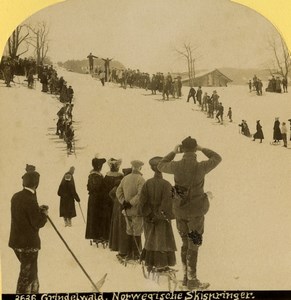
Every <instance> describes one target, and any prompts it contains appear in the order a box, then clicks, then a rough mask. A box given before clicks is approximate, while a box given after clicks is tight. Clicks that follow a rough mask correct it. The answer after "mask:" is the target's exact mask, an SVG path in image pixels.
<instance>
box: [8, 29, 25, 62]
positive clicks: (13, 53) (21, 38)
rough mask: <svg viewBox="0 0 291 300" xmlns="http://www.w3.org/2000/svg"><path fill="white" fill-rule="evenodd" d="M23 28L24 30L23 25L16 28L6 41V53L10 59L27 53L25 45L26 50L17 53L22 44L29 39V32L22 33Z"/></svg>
mask: <svg viewBox="0 0 291 300" xmlns="http://www.w3.org/2000/svg"><path fill="white" fill-rule="evenodd" d="M25 28H26V26H25V25H19V26H17V27H16V29H15V30H14V31H13V32H12V34H11V36H10V37H9V39H8V41H7V46H8V53H9V56H10V57H11V58H12V59H15V58H17V57H19V56H20V55H22V54H24V53H26V52H27V51H28V45H27V44H26V46H27V47H26V50H24V51H23V52H21V53H18V51H19V49H20V46H21V45H22V44H23V43H25V42H27V40H28V38H29V32H28V31H27V32H25V33H24V32H23V31H24V30H25Z"/></svg>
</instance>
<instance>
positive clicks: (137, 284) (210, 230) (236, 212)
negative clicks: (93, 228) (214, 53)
mask: <svg viewBox="0 0 291 300" xmlns="http://www.w3.org/2000/svg"><path fill="white" fill-rule="evenodd" d="M62 72H63V75H64V78H65V79H66V80H67V81H68V83H69V84H70V85H72V86H73V88H74V90H75V97H76V98H75V99H76V100H75V107H74V111H73V115H74V120H75V121H76V122H75V125H74V127H75V132H76V139H77V142H76V147H77V157H75V156H70V157H69V158H67V156H66V152H65V151H64V149H65V145H64V143H63V142H62V141H60V140H58V138H57V137H56V135H55V134H54V132H55V123H56V120H54V118H56V112H57V110H58V108H59V107H60V106H61V104H60V103H59V102H58V101H57V100H56V99H55V98H53V97H52V96H50V95H47V94H43V93H41V92H40V86H39V84H38V85H37V90H29V89H27V88H24V87H23V86H22V85H18V84H17V85H16V86H15V87H14V86H13V87H12V88H11V89H7V88H4V87H3V83H2V82H0V105H1V110H0V128H1V133H0V134H1V140H2V141H3V142H2V143H1V144H2V147H1V148H2V150H1V157H0V167H1V170H2V174H3V175H2V177H1V178H2V179H1V183H0V188H1V192H2V193H1V194H2V199H1V202H0V212H1V227H0V237H1V248H0V249H1V260H2V262H1V263H2V277H3V278H2V283H3V292H4V293H12V292H14V290H15V285H16V280H17V276H18V268H19V265H18V262H17V260H16V258H15V257H14V253H13V252H12V250H11V249H9V248H8V247H7V241H8V236H9V226H10V211H9V210H10V199H11V196H12V195H13V193H15V192H16V191H18V190H20V189H21V176H22V175H23V173H24V167H25V164H26V163H29V162H31V163H35V165H36V166H37V170H38V171H39V172H40V174H41V182H40V186H39V189H38V198H39V203H40V204H44V203H46V204H48V205H49V207H50V216H51V218H52V219H53V221H54V223H55V224H56V226H57V227H58V228H59V230H60V231H61V233H62V234H63V235H64V237H65V239H66V240H67V242H68V244H69V245H70V246H71V247H72V249H73V251H74V252H75V254H76V255H77V257H78V258H79V259H80V261H81V262H82V263H83V264H84V267H85V269H86V270H87V271H88V273H89V274H90V275H91V277H92V278H93V280H96V281H97V280H98V279H99V278H101V277H102V276H103V275H104V273H108V279H107V280H106V282H105V284H104V286H103V289H102V291H151V290H152V291H155V290H166V289H167V284H166V280H162V281H161V283H160V285H158V284H157V283H155V282H153V281H151V280H146V279H144V278H143V276H142V273H141V268H140V267H139V266H137V267H128V268H125V267H123V266H121V265H120V264H119V263H118V262H117V260H116V258H115V254H116V253H114V252H110V251H109V250H108V249H101V248H98V249H97V248H96V247H92V246H90V245H89V242H88V241H86V240H85V239H84V231H85V225H84V223H83V220H82V218H81V215H80V212H79V210H78V207H77V214H78V217H77V218H75V219H74V220H73V227H72V228H64V227H63V224H62V220H61V219H60V218H59V217H58V205H59V199H58V197H57V195H56V191H57V188H58V185H59V182H60V180H61V178H62V175H63V174H64V172H65V171H67V169H68V168H69V167H70V166H71V165H74V166H75V167H76V172H75V176H74V177H75V182H76V187H77V191H78V193H79V195H80V198H81V201H82V202H81V203H82V208H83V211H84V212H86V205H87V191H86V183H87V177H88V174H89V171H90V169H91V159H92V158H93V156H94V155H95V153H96V152H98V153H99V154H100V155H101V156H105V157H106V158H107V159H108V158H110V157H115V158H119V157H121V158H122V159H123V164H122V167H129V162H130V161H131V160H132V159H141V160H143V161H144V162H145V166H144V168H143V174H144V177H145V179H148V178H150V177H151V176H152V171H151V170H150V168H149V166H148V164H147V161H148V160H149V159H150V158H151V157H152V156H155V155H165V154H167V153H168V152H170V151H171V150H172V149H173V148H174V146H175V145H176V144H178V143H179V142H180V141H181V140H182V139H183V138H185V137H186V136H188V135H191V136H193V137H196V138H197V140H198V143H199V144H200V145H202V146H205V147H209V148H211V149H213V150H215V151H217V152H218V153H220V154H221V156H222V157H223V162H222V163H221V165H219V166H218V168H217V169H216V170H215V171H213V172H212V173H211V174H209V175H208V177H207V179H206V188H205V190H211V191H212V192H213V194H214V196H215V198H214V199H213V200H212V202H211V208H210V211H209V213H208V214H207V216H206V226H205V235H204V244H203V246H202V247H201V250H200V253H199V265H198V274H199V276H200V278H201V280H205V281H209V282H210V283H211V288H212V289H216V290H217V289H219V290H230V289H232V290H238V289H290V282H291V266H290V261H291V251H290V249H291V233H290V228H291V218H290V216H289V211H290V208H291V204H290V179H291V178H290V161H291V151H289V150H287V149H284V148H282V147H281V146H270V145H269V141H271V139H272V126H273V120H274V118H275V117H277V116H280V120H281V122H282V121H287V119H289V118H290V117H291V111H290V96H289V95H287V94H286V95H272V94H266V95H264V96H263V97H257V96H256V95H254V94H249V93H248V91H247V90H248V89H247V87H240V86H233V87H228V88H218V89H217V90H218V94H219V95H220V97H221V98H220V99H221V101H222V102H223V105H224V108H225V112H227V109H228V107H229V106H231V107H232V110H233V118H234V121H235V122H236V123H232V124H230V123H228V122H227V121H226V122H225V123H226V126H220V125H216V124H213V123H214V121H213V120H210V119H207V118H206V117H205V115H204V114H203V113H201V112H199V111H196V109H198V108H197V107H196V106H194V105H193V104H192V103H185V96H184V97H183V100H176V101H169V102H163V101H160V98H161V96H160V95H156V96H151V95H149V96H144V95H145V94H147V93H149V92H145V91H144V90H140V89H127V90H123V89H120V88H119V87H117V86H115V85H112V84H109V85H108V86H105V87H102V86H101V84H100V82H99V81H96V80H94V79H92V78H91V77H90V76H88V75H80V74H75V73H70V72H64V71H62ZM60 73H61V72H60ZM187 91H188V89H184V94H185V95H186V94H187ZM203 91H207V92H209V94H211V92H212V89H211V88H208V89H203ZM191 108H194V111H193V110H192V109H191ZM225 119H226V117H225ZM241 119H246V120H247V121H248V124H249V127H250V129H251V132H254V128H255V121H256V119H260V120H261V124H262V126H263V131H264V134H265V140H264V142H263V144H259V143H258V141H257V142H252V141H251V140H250V139H247V138H245V137H243V136H242V135H239V134H238V131H239V130H238V126H237V125H238V123H239V122H240V121H241ZM199 159H204V158H203V156H202V155H199ZM107 171H108V166H107V165H104V167H103V171H102V172H103V174H105V173H106V172H107ZM165 178H166V179H168V180H169V181H170V182H171V183H172V177H171V176H165ZM173 228H174V231H175V236H176V243H177V248H178V251H177V262H178V264H177V269H181V264H180V257H179V250H180V246H181V243H180V239H179V237H178V234H177V231H176V229H175V224H174V223H173ZM41 239H42V249H41V251H40V257H39V278H40V283H41V291H42V292H75V291H91V287H90V283H89V282H88V280H87V279H86V277H85V276H84V275H83V274H82V272H81V270H80V269H79V267H78V266H77V265H76V263H75V262H74V260H73V258H72V257H71V256H70V254H69V253H68V251H67V250H66V249H65V247H64V246H63V245H62V243H61V241H60V239H59V238H58V237H57V235H56V233H55V232H54V231H53V228H52V227H51V226H50V225H49V224H47V225H46V226H45V228H44V229H42V230H41ZM178 276H179V277H181V273H179V274H178Z"/></svg>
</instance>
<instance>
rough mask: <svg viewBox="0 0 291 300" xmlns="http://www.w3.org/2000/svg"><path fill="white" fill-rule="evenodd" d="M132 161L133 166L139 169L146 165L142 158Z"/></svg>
mask: <svg viewBox="0 0 291 300" xmlns="http://www.w3.org/2000/svg"><path fill="white" fill-rule="evenodd" d="M130 163H131V165H132V167H133V168H135V169H138V168H140V167H142V166H143V165H144V163H143V162H142V161H140V160H133V161H132V162H130Z"/></svg>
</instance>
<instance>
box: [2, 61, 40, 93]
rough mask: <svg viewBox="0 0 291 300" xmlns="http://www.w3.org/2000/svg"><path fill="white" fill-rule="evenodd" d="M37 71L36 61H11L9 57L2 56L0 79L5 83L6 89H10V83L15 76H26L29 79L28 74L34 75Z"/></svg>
mask: <svg viewBox="0 0 291 300" xmlns="http://www.w3.org/2000/svg"><path fill="white" fill-rule="evenodd" d="M36 70H37V65H36V61H35V60H34V59H32V58H24V59H22V58H16V59H12V58H11V57H9V56H2V59H1V62H0V79H3V80H4V81H5V84H6V86H7V87H11V82H14V81H13V78H14V76H15V75H17V76H26V77H27V78H28V77H29V78H30V79H31V75H30V76H28V75H29V72H30V74H32V75H33V74H35V73H36Z"/></svg>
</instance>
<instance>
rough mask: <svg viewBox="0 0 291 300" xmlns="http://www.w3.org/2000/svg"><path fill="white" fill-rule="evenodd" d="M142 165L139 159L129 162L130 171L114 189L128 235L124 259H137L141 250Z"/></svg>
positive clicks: (143, 181)
mask: <svg viewBox="0 0 291 300" xmlns="http://www.w3.org/2000/svg"><path fill="white" fill-rule="evenodd" d="M143 165H144V163H143V162H141V161H140V160H133V161H132V162H131V166H132V172H131V174H129V175H127V176H125V177H124V178H123V179H122V180H121V182H120V185H119V186H118V188H117V190H116V197H117V199H118V201H119V202H120V203H121V205H122V207H123V214H124V216H125V220H126V233H127V235H128V253H127V257H126V260H138V259H139V256H140V251H141V234H142V231H143V219H142V216H141V215H140V214H139V213H138V205H139V203H140V193H141V190H142V187H143V185H144V183H145V180H144V178H143V177H142V173H141V172H140V171H141V168H142V166H143Z"/></svg>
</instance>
